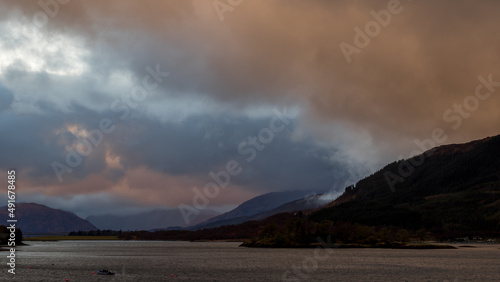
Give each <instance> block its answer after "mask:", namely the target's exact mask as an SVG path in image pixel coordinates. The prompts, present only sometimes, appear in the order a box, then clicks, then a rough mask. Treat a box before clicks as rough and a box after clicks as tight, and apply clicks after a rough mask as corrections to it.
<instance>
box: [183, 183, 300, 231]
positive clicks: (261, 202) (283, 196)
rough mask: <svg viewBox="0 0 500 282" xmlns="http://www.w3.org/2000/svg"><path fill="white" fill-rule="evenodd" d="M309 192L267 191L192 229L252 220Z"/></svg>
mask: <svg viewBox="0 0 500 282" xmlns="http://www.w3.org/2000/svg"><path fill="white" fill-rule="evenodd" d="M308 193H310V192H306V191H291V192H271V193H266V194H263V195H260V196H257V197H255V198H252V199H250V200H248V201H245V202H243V203H242V204H241V205H239V206H238V207H236V208H235V209H233V210H231V211H228V212H226V213H223V214H221V215H219V216H216V217H213V218H210V219H209V220H207V221H205V222H202V223H200V224H197V225H194V226H192V227H191V228H190V229H201V228H211V227H217V226H223V225H228V224H238V223H241V222H244V221H246V220H251V216H253V215H256V214H260V213H262V212H266V211H270V210H272V209H275V208H277V207H279V206H281V205H283V204H286V203H288V202H292V201H295V200H298V199H302V198H304V197H305V196H306V195H307V194H308ZM273 214H276V213H273ZM242 220H243V221H242Z"/></svg>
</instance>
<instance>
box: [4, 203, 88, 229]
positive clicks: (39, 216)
mask: <svg viewBox="0 0 500 282" xmlns="http://www.w3.org/2000/svg"><path fill="white" fill-rule="evenodd" d="M8 214H9V212H8V211H7V207H6V206H5V207H2V208H0V220H1V221H2V222H7V219H9V218H8ZM15 216H16V217H15V219H17V223H16V227H18V228H21V231H22V232H23V233H25V234H26V233H37V234H46V233H47V234H49V233H68V232H71V231H80V230H81V231H87V230H96V229H97V227H95V226H94V225H92V223H90V222H88V221H86V220H85V219H82V218H80V217H78V216H77V215H75V214H74V213H70V212H67V211H63V210H58V209H52V208H49V207H47V206H44V205H39V204H35V203H19V204H16V210H15Z"/></svg>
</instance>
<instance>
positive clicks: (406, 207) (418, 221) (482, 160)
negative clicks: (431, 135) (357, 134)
mask: <svg viewBox="0 0 500 282" xmlns="http://www.w3.org/2000/svg"><path fill="white" fill-rule="evenodd" d="M391 183H392V187H391V185H390V184H391ZM310 218H311V219H312V220H314V221H322V220H332V221H334V222H338V221H347V222H356V223H360V224H365V225H370V226H382V225H392V226H400V227H405V228H410V229H418V228H426V229H428V230H432V231H435V232H443V233H450V232H451V233H457V234H458V233H460V232H468V231H477V232H482V231H485V232H486V231H487V232H498V231H500V136H496V137H490V138H486V139H482V140H478V141H473V142H469V143H466V144H453V145H445V146H441V147H437V148H435V149H432V150H430V151H427V152H425V153H424V154H422V155H419V156H415V157H413V158H411V159H409V160H401V161H397V162H394V163H391V164H389V165H387V166H386V167H384V168H383V169H382V170H380V171H378V172H377V173H375V174H373V175H371V176H369V177H367V178H365V179H363V180H361V181H359V182H358V183H357V184H356V185H355V186H351V187H348V188H346V191H345V192H344V194H343V195H342V196H340V197H339V198H338V199H337V200H335V201H334V202H333V203H332V204H330V205H329V207H327V208H323V209H321V210H318V211H316V212H314V213H313V214H311V216H310Z"/></svg>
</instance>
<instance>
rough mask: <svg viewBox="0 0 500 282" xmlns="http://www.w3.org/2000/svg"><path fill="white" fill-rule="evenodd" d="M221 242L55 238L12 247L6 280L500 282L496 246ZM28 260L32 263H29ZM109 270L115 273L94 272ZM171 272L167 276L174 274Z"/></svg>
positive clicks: (3, 274)
mask: <svg viewBox="0 0 500 282" xmlns="http://www.w3.org/2000/svg"><path fill="white" fill-rule="evenodd" d="M239 244H240V243H225V242H163V241H154V242H152V241H60V242H30V246H23V247H18V248H17V252H16V254H17V265H16V275H11V274H9V273H7V269H8V267H7V266H6V264H5V263H6V262H7V258H5V256H6V255H7V253H6V252H2V253H1V254H2V257H3V259H0V260H3V261H4V262H3V263H2V265H4V266H3V267H2V269H3V270H2V272H1V273H0V279H1V280H9V281H65V280H66V279H69V281H500V267H499V265H500V249H499V246H498V245H477V248H459V249H456V250H393V249H328V250H327V249H321V248H319V249H256V248H243V247H238V246H239ZM30 266H31V268H29V267H30ZM103 268H107V269H111V270H113V271H115V272H116V275H115V276H98V275H96V274H92V272H97V270H98V269H103ZM172 275H173V277H172Z"/></svg>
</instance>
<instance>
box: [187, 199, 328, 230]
mask: <svg viewBox="0 0 500 282" xmlns="http://www.w3.org/2000/svg"><path fill="white" fill-rule="evenodd" d="M326 204H328V202H327V201H325V200H324V199H323V198H322V195H313V196H308V197H305V198H301V199H298V200H294V201H291V202H288V203H285V204H283V205H281V206H279V207H276V208H274V209H271V210H266V211H263V212H260V213H257V214H253V215H249V216H242V217H235V218H229V219H224V220H218V221H215V222H210V223H203V224H199V225H195V226H193V227H190V228H188V229H189V230H199V229H203V228H214V227H220V226H227V225H236V224H240V223H244V222H247V221H260V220H263V219H266V218H268V217H270V216H273V215H275V214H279V213H289V212H294V211H306V210H313V209H317V208H320V207H323V206H325V205H326Z"/></svg>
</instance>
